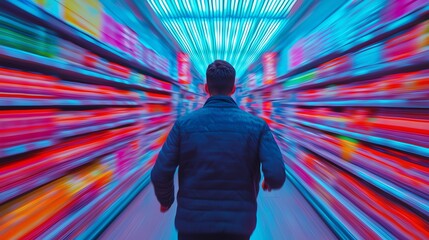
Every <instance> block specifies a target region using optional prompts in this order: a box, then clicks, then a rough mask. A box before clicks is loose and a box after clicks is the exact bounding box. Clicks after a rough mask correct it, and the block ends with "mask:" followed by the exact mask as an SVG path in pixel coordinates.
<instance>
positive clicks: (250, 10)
mask: <svg viewBox="0 0 429 240" xmlns="http://www.w3.org/2000/svg"><path fill="white" fill-rule="evenodd" d="M148 2H149V4H150V6H151V7H152V9H153V10H154V12H155V14H156V15H157V16H158V17H159V18H160V20H161V23H162V24H163V25H164V27H165V28H166V29H167V30H168V31H169V32H170V33H171V34H172V36H173V37H174V38H175V39H176V40H177V42H178V43H179V45H180V46H181V48H182V50H183V51H184V52H186V53H188V54H189V55H190V59H191V62H192V64H193V66H194V67H195V69H196V70H197V71H198V72H199V73H200V74H201V76H204V75H205V70H206V67H207V65H208V64H209V63H211V62H213V61H214V60H215V59H223V60H226V61H229V62H230V63H231V64H232V65H233V66H234V67H235V68H236V70H237V77H238V78H239V77H241V76H242V75H243V74H244V72H245V71H246V69H247V67H248V66H249V65H250V64H252V63H253V62H255V61H257V60H258V59H259V57H260V56H261V54H262V53H263V52H265V51H267V50H268V48H269V47H270V44H271V43H272V41H273V40H275V39H276V37H278V36H279V33H280V32H282V30H283V29H284V28H285V26H286V24H287V22H288V13H289V11H290V10H291V8H292V7H293V5H294V4H295V2H296V0H267V1H257V0H243V1H228V0H199V1H190V0H187V1H178V0H148Z"/></svg>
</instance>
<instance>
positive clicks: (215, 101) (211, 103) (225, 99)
mask: <svg viewBox="0 0 429 240" xmlns="http://www.w3.org/2000/svg"><path fill="white" fill-rule="evenodd" d="M204 107H218V108H238V106H237V103H236V102H235V101H234V99H232V97H230V96H224V95H219V96H212V97H209V99H207V101H206V103H205V104H204Z"/></svg>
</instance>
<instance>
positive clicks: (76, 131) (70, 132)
mask: <svg viewBox="0 0 429 240" xmlns="http://www.w3.org/2000/svg"><path fill="white" fill-rule="evenodd" d="M137 121H138V119H126V120H122V121H117V122H110V123H105V124H100V125H94V126H89V127H76V128H74V129H73V130H61V131H59V133H58V138H66V137H73V136H77V135H82V134H85V133H91V132H97V131H101V130H106V129H111V128H117V127H120V126H124V125H128V124H133V123H136V122H137Z"/></svg>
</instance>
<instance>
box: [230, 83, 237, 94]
mask: <svg viewBox="0 0 429 240" xmlns="http://www.w3.org/2000/svg"><path fill="white" fill-rule="evenodd" d="M235 90H237V89H236V87H235V85H234V87H232V90H231V95H232V94H234V93H235Z"/></svg>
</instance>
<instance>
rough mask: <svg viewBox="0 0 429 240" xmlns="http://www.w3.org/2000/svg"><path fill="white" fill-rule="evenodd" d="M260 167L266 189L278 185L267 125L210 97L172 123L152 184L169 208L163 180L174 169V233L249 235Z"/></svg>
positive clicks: (278, 161) (276, 155) (280, 169)
mask: <svg viewBox="0 0 429 240" xmlns="http://www.w3.org/2000/svg"><path fill="white" fill-rule="evenodd" d="M172 159H175V160H172ZM173 162H174V163H173ZM260 163H262V165H263V166H262V168H263V172H264V177H265V180H266V181H267V183H268V185H270V187H272V188H279V187H281V186H282V184H283V182H284V181H285V172H284V165H283V162H282V157H281V153H280V151H279V149H278V147H277V144H276V143H275V141H274V139H273V137H272V134H271V132H270V130H269V128H268V126H267V124H266V123H265V122H264V121H262V120H261V119H259V118H257V117H254V116H252V115H250V114H248V113H246V112H244V111H242V110H241V109H239V108H238V107H237V105H236V103H235V102H234V100H232V98H231V97H228V96H215V97H211V98H210V99H209V100H208V101H207V102H206V104H205V106H204V107H203V108H202V109H200V110H197V111H195V112H193V113H191V114H189V115H187V116H185V117H183V118H181V119H179V120H178V121H177V122H176V124H175V126H174V127H173V129H172V132H171V133H170V135H169V138H168V139H167V142H166V143H165V145H164V147H163V149H162V150H161V153H160V156H159V158H158V160H157V164H156V165H155V167H154V170H153V171H152V181H153V183H154V186H155V191H156V194H157V197H158V199H160V202H161V204H164V205H168V206H169V205H171V203H172V200H173V198H172V193H171V191H172V187H171V185H172V183H170V182H168V181H170V179H171V171H172V170H173V169H175V166H177V165H178V166H179V192H178V209H177V215H176V227H177V229H178V231H179V232H183V233H230V234H242V235H249V236H250V234H251V233H252V232H253V230H254V228H255V225H256V198H257V194H258V191H259V181H260ZM174 165H175V166H174ZM173 173H174V172H173ZM167 175H168V176H167ZM163 199H164V200H165V199H166V200H165V203H163V202H162V201H164V200H163Z"/></svg>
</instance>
